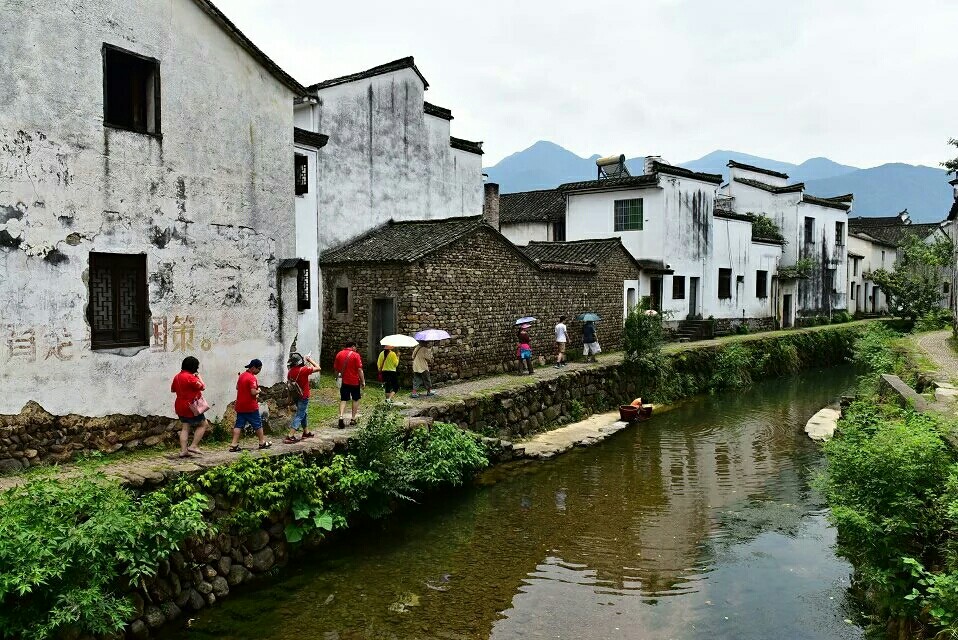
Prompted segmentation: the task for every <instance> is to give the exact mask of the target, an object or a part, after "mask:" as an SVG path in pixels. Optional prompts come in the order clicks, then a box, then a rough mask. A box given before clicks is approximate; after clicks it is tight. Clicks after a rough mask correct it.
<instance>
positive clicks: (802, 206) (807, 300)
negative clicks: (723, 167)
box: [722, 161, 852, 327]
mask: <svg viewBox="0 0 958 640" xmlns="http://www.w3.org/2000/svg"><path fill="white" fill-rule="evenodd" d="M728 167H729V169H730V172H729V173H730V176H729V182H728V184H727V185H726V186H725V187H724V188H723V190H722V193H723V195H725V196H727V197H728V198H730V199H731V200H730V202H731V204H730V206H731V207H733V208H734V210H735V211H737V212H738V213H741V214H745V215H753V216H758V215H764V216H767V217H768V218H770V219H771V220H772V221H773V222H774V223H775V225H776V226H777V227H778V229H779V230H780V231H781V234H782V236H783V237H784V239H785V245H784V248H783V251H782V260H781V264H780V266H781V267H796V266H800V265H803V266H806V267H808V269H807V273H805V274H804V276H803V277H799V278H781V279H780V281H779V287H778V298H777V300H776V301H775V305H776V312H775V313H776V317H777V318H779V319H780V322H781V324H782V326H786V327H787V326H792V325H793V324H794V323H795V321H796V318H797V317H802V316H817V315H829V314H830V313H831V312H832V311H839V310H845V309H847V307H848V299H847V290H846V289H847V285H848V280H847V278H846V277H845V274H846V272H847V268H846V255H847V235H848V212H849V210H850V209H851V203H852V196H851V194H848V195H845V196H838V197H834V198H818V197H815V196H812V195H809V194H807V193H805V185H804V184H803V183H795V184H789V183H788V175H787V174H784V173H780V172H778V171H771V170H769V169H764V168H761V167H755V166H751V165H747V164H742V163H739V162H734V161H730V162H729V163H728Z"/></svg>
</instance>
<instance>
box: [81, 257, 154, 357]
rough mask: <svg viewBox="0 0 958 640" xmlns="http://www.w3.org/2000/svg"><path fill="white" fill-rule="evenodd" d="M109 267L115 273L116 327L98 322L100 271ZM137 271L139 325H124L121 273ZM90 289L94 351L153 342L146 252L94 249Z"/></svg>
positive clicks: (114, 315) (112, 280) (114, 304)
mask: <svg viewBox="0 0 958 640" xmlns="http://www.w3.org/2000/svg"><path fill="white" fill-rule="evenodd" d="M100 269H108V270H109V271H110V274H111V287H110V288H111V297H112V301H111V307H112V314H113V326H112V328H102V327H98V326H97V319H96V315H95V308H94V307H95V305H96V298H97V295H98V294H97V293H96V291H95V290H94V286H95V285H96V277H97V276H96V271H98V270H100ZM131 271H132V272H133V273H134V274H135V288H136V291H135V294H134V296H135V307H134V315H135V324H136V326H135V327H127V328H124V327H121V326H120V319H121V317H122V311H123V310H122V309H121V306H120V305H121V304H122V296H121V292H120V278H119V277H118V276H119V275H120V274H123V273H129V272H131ZM89 274H90V275H89V284H88V285H87V293H88V296H89V304H88V305H87V321H88V322H89V323H90V348H91V349H92V350H94V351H96V350H101V349H123V348H126V347H146V346H149V344H150V341H149V327H148V326H147V325H148V321H149V312H148V311H147V305H148V298H147V277H146V276H147V274H146V254H142V253H138V254H125V253H94V252H91V253H90V272H89Z"/></svg>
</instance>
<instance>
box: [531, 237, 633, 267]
mask: <svg viewBox="0 0 958 640" xmlns="http://www.w3.org/2000/svg"><path fill="white" fill-rule="evenodd" d="M621 247H622V241H621V240H619V239H618V238H601V239H596V240H574V241H571V242H530V243H529V244H528V245H526V246H524V247H519V249H520V250H521V251H522V252H523V253H525V254H526V255H527V256H529V257H530V258H532V259H533V260H535V261H536V262H539V263H542V262H552V263H563V262H564V263H567V264H591V265H595V264H598V263H600V262H602V261H604V260H605V259H606V258H608V257H609V256H610V255H612V254H613V253H615V252H616V251H619V250H620V249H621Z"/></svg>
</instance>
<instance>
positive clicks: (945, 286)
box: [941, 282, 951, 293]
mask: <svg viewBox="0 0 958 640" xmlns="http://www.w3.org/2000/svg"><path fill="white" fill-rule="evenodd" d="M941 292H942V293H951V283H950V282H942V283H941Z"/></svg>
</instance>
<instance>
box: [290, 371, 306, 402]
mask: <svg viewBox="0 0 958 640" xmlns="http://www.w3.org/2000/svg"><path fill="white" fill-rule="evenodd" d="M302 373H303V370H302V369H300V370H299V372H298V373H297V375H296V377H294V378H293V379H292V380H290V379H289V378H287V379H286V393H287V394H288V395H289V403H290V404H296V403H297V402H299V401H300V400H302V399H303V388H302V387H300V386H299V376H300V375H301V374H302Z"/></svg>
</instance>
